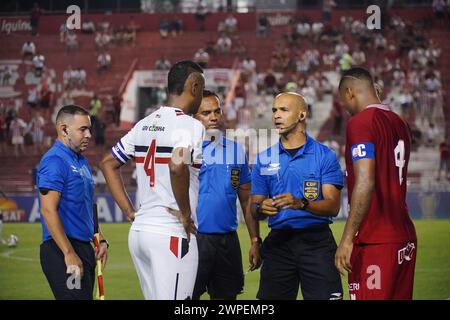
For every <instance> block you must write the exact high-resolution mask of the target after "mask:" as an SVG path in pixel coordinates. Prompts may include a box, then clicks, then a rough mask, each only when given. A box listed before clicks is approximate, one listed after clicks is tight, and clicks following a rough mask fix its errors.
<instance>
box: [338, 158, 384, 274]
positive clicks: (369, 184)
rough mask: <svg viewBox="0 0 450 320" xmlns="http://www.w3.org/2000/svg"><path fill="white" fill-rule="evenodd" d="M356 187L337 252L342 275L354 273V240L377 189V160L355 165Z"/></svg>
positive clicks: (364, 160) (360, 162)
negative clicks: (352, 261)
mask: <svg viewBox="0 0 450 320" xmlns="http://www.w3.org/2000/svg"><path fill="white" fill-rule="evenodd" d="M354 173H355V186H354V188H353V193H352V200H351V203H350V214H349V216H348V218H347V222H346V223H345V227H344V233H343V235H342V239H341V242H340V244H339V247H338V249H337V251H336V256H335V264H336V268H337V269H338V270H339V272H340V273H342V274H345V271H347V272H348V273H350V272H352V266H351V264H350V257H351V255H352V251H353V238H354V237H355V235H356V233H357V232H358V230H359V227H360V225H361V223H362V222H363V220H364V218H365V217H366V215H367V212H368V211H369V208H370V203H371V200H372V193H373V191H374V189H375V160H373V159H361V160H358V161H356V162H355V163H354Z"/></svg>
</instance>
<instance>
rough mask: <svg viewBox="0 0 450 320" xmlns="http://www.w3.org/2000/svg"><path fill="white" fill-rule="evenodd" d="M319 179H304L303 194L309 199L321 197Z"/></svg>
mask: <svg viewBox="0 0 450 320" xmlns="http://www.w3.org/2000/svg"><path fill="white" fill-rule="evenodd" d="M319 185H320V183H319V181H317V180H305V181H303V196H304V197H305V198H306V199H308V200H316V199H317V198H318V197H319Z"/></svg>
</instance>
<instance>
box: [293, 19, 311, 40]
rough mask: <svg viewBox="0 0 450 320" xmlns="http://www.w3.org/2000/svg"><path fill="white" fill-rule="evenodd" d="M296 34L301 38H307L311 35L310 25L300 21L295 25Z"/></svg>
mask: <svg viewBox="0 0 450 320" xmlns="http://www.w3.org/2000/svg"><path fill="white" fill-rule="evenodd" d="M296 33H297V35H298V36H299V37H301V38H309V36H310V35H311V25H310V24H309V23H308V22H307V21H300V22H299V23H297V26H296Z"/></svg>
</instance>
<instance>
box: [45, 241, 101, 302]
mask: <svg viewBox="0 0 450 320" xmlns="http://www.w3.org/2000/svg"><path fill="white" fill-rule="evenodd" d="M69 241H70V243H71V244H72V247H73V249H74V250H75V252H76V254H77V255H78V257H79V258H80V259H81V261H82V262H83V269H84V276H83V278H82V279H81V283H80V288H79V289H77V288H73V289H70V288H69V287H68V285H67V280H68V278H69V277H70V276H71V275H70V274H67V273H66V270H67V267H66V263H65V262H64V254H63V253H62V251H61V250H60V249H59V247H58V245H57V244H56V242H55V241H54V240H47V241H44V242H43V243H42V244H41V250H40V251H41V252H40V256H41V267H42V271H44V274H45V276H46V277H47V281H48V283H49V285H50V288H51V289H52V292H53V295H54V296H55V299H57V300H92V299H93V290H94V281H95V262H96V261H95V256H94V249H93V248H92V245H91V243H90V242H84V241H79V240H74V239H70V238H69ZM72 283H73V282H72Z"/></svg>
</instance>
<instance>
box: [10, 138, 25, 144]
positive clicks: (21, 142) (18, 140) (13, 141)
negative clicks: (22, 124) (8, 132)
mask: <svg viewBox="0 0 450 320" xmlns="http://www.w3.org/2000/svg"><path fill="white" fill-rule="evenodd" d="M23 141H24V139H23V137H22V136H14V137H12V139H11V143H12V144H14V145H16V144H23Z"/></svg>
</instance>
